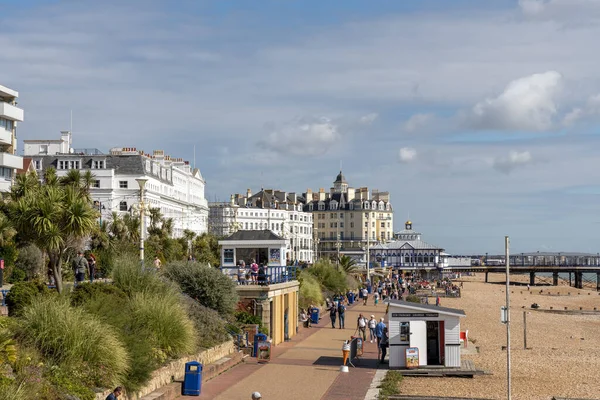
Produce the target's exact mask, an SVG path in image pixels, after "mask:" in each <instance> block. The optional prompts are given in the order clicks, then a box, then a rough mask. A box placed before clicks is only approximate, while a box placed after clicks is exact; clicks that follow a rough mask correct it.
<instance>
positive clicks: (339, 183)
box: [333, 171, 348, 193]
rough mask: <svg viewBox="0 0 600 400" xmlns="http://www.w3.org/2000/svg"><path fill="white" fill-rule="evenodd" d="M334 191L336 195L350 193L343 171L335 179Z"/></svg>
mask: <svg viewBox="0 0 600 400" xmlns="http://www.w3.org/2000/svg"><path fill="white" fill-rule="evenodd" d="M333 191H334V193H347V192H348V182H347V181H346V178H344V175H343V174H342V171H340V173H339V174H338V176H337V177H336V178H335V182H333Z"/></svg>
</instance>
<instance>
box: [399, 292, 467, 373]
mask: <svg viewBox="0 0 600 400" xmlns="http://www.w3.org/2000/svg"><path fill="white" fill-rule="evenodd" d="M387 317H388V318H387V321H388V335H389V343H390V368H405V367H407V362H406V361H407V360H406V350H407V349H409V348H410V349H415V348H416V349H418V354H419V360H418V365H419V366H425V365H436V366H442V365H443V366H446V367H457V368H458V367H460V346H461V344H460V318H463V317H465V312H464V311H462V310H458V309H454V308H447V307H438V306H433V305H426V304H418V303H411V302H407V301H397V300H390V301H389V309H388V316H387Z"/></svg>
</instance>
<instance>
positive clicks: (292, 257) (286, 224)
mask: <svg viewBox="0 0 600 400" xmlns="http://www.w3.org/2000/svg"><path fill="white" fill-rule="evenodd" d="M209 207H210V217H209V231H210V232H211V233H213V234H215V235H217V236H229V235H231V234H232V233H234V232H236V231H238V230H265V229H268V230H271V231H273V232H274V233H275V234H277V235H279V236H281V237H283V238H285V239H286V240H287V249H286V260H287V261H288V262H295V261H305V262H308V263H312V262H314V261H315V259H314V242H313V219H312V214H311V213H309V212H305V211H303V208H304V198H302V197H300V196H298V195H297V194H296V193H287V192H284V191H280V190H273V189H263V190H261V191H259V192H258V193H256V194H255V195H252V192H251V190H250V189H248V190H247V192H246V195H245V196H244V195H242V194H235V195H232V196H231V199H230V201H229V202H228V203H227V202H214V203H212V202H211V203H209Z"/></svg>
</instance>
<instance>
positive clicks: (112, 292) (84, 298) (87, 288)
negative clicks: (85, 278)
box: [71, 282, 125, 306]
mask: <svg viewBox="0 0 600 400" xmlns="http://www.w3.org/2000/svg"><path fill="white" fill-rule="evenodd" d="M101 294H102V295H103V294H105V295H108V296H109V297H108V298H107V300H108V299H110V297H121V298H124V297H125V292H123V291H122V290H121V289H119V288H118V287H116V286H115V285H111V284H107V283H102V282H96V283H88V282H84V283H80V284H79V285H77V286H76V287H75V289H74V290H73V292H72V293H71V305H72V306H80V305H82V304H84V303H86V302H88V301H89V300H91V299H92V298H94V297H96V296H99V295H101Z"/></svg>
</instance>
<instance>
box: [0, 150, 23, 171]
mask: <svg viewBox="0 0 600 400" xmlns="http://www.w3.org/2000/svg"><path fill="white" fill-rule="evenodd" d="M0 166H1V167H4V168H14V169H22V168H23V157H19V156H15V155H12V154H8V153H0Z"/></svg>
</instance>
